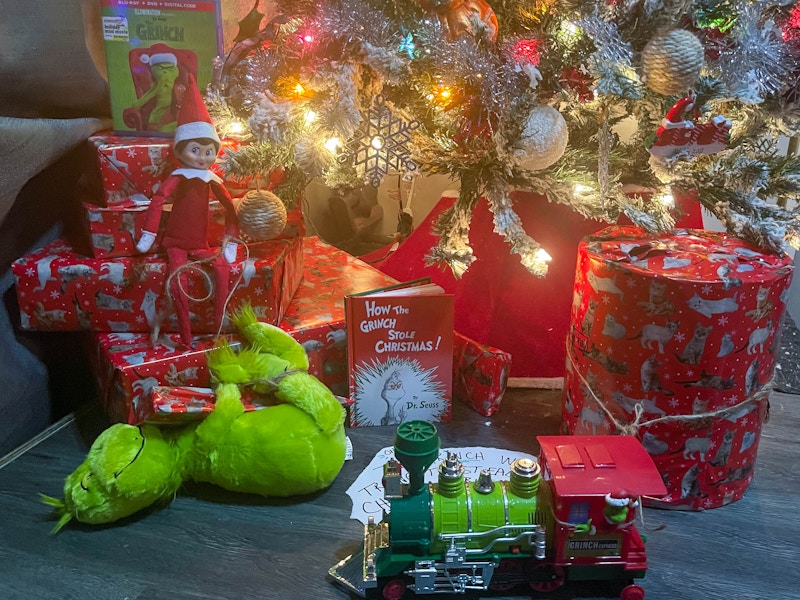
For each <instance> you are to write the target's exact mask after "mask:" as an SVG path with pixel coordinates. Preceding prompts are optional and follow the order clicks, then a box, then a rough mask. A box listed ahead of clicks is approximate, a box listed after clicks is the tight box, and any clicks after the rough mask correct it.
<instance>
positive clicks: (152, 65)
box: [101, 0, 222, 136]
mask: <svg viewBox="0 0 800 600" xmlns="http://www.w3.org/2000/svg"><path fill="white" fill-rule="evenodd" d="M101 11H102V12H101V14H102V30H103V40H104V44H105V51H106V65H107V70H108V87H109V93H110V96H111V116H112V119H113V122H114V130H115V131H116V132H117V133H119V134H126V135H148V136H152V135H161V136H171V135H172V132H173V131H174V129H175V126H176V119H177V114H178V107H179V106H180V104H181V100H182V98H183V94H184V93H185V91H186V86H187V83H188V80H189V75H190V74H192V75H194V77H195V79H196V81H197V84H198V86H199V88H200V90H204V89H205V87H206V86H207V85H208V84H209V83H210V82H211V75H212V71H213V66H214V59H215V58H216V57H217V56H220V55H221V54H222V26H221V9H220V3H219V1H218V0H204V1H202V2H189V1H185V0H102V9H101Z"/></svg>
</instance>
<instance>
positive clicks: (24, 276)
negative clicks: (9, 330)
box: [12, 237, 303, 334]
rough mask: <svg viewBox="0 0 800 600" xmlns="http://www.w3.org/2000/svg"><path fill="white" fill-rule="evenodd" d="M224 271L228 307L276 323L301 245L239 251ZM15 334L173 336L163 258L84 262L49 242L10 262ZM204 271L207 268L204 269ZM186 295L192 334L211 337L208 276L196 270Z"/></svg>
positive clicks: (299, 267) (298, 272)
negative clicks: (17, 321)
mask: <svg viewBox="0 0 800 600" xmlns="http://www.w3.org/2000/svg"><path fill="white" fill-rule="evenodd" d="M237 261H238V262H235V263H234V264H233V265H231V274H230V289H232V290H233V292H232V294H231V297H230V298H229V300H228V306H229V307H237V306H239V305H240V304H241V303H242V302H243V301H249V302H250V303H251V304H252V305H253V309H254V310H255V312H256V314H257V315H258V317H259V319H260V320H262V321H266V322H270V323H278V322H279V321H280V320H281V319H282V318H283V314H284V312H285V310H286V308H287V306H288V305H289V302H290V301H291V299H292V296H294V292H295V290H296V289H297V286H298V285H299V284H300V279H301V278H302V276H303V240H302V238H299V237H298V238H291V239H285V240H273V241H269V242H262V243H258V244H251V245H249V246H247V247H244V246H242V247H240V248H239V255H238V258H237ZM12 270H13V273H14V276H15V279H16V291H17V298H18V300H19V306H20V313H21V314H20V317H21V321H22V328H23V329H29V330H37V331H56V330H58V331H75V330H82V329H91V330H93V331H98V332H100V331H110V332H131V333H137V332H141V333H144V332H151V331H154V330H155V329H156V328H158V329H160V331H164V332H174V331H177V330H178V329H177V327H178V325H177V320H176V319H175V315H174V312H173V311H170V310H169V305H168V299H167V297H166V295H165V294H164V287H165V282H166V273H167V264H166V259H165V258H164V257H163V256H160V255H155V254H153V255H145V256H142V255H140V256H136V257H121V258H115V259H113V260H103V259H96V258H87V257H85V256H81V255H78V254H76V253H75V251H74V250H73V249H72V247H71V246H70V245H69V244H68V243H66V242H65V241H64V240H56V241H55V242H52V243H51V244H49V245H47V246H45V247H44V248H42V249H40V250H38V251H36V252H32V253H30V254H28V255H26V256H24V257H22V258H20V259H18V260H16V261H15V262H14V264H13V265H12ZM209 270H210V269H209ZM188 280H189V281H188V285H187V289H186V292H187V294H188V295H189V297H190V298H194V299H197V300H198V301H193V302H190V305H189V308H190V313H191V314H190V317H191V320H192V331H193V332H194V333H198V334H199V333H216V332H217V327H216V326H215V324H214V306H213V304H214V299H213V294H210V293H209V290H208V285H209V281H213V276H211V274H210V273H206V271H205V270H204V269H203V267H202V265H197V268H196V269H195V268H193V269H192V270H191V271H190V272H189V273H188Z"/></svg>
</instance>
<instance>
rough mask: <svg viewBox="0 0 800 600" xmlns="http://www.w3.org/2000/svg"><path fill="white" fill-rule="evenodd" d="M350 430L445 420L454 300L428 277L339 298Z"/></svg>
mask: <svg viewBox="0 0 800 600" xmlns="http://www.w3.org/2000/svg"><path fill="white" fill-rule="evenodd" d="M344 304H345V318H346V325H347V344H348V346H347V350H348V354H347V358H348V366H349V373H350V399H351V401H352V403H353V404H352V408H351V411H350V426H351V427H358V426H362V425H395V424H398V423H402V422H403V421H410V420H413V419H421V420H425V421H448V420H449V419H450V408H451V399H452V388H453V306H454V304H453V295H452V294H445V293H444V290H443V289H442V288H441V287H439V286H438V285H435V284H431V283H430V280H429V279H421V280H414V281H412V282H408V283H405V284H399V285H397V286H391V287H389V288H382V289H380V290H373V291H371V292H365V293H362V294H354V295H350V296H346V297H345V300H344Z"/></svg>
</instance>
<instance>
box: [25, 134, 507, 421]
mask: <svg viewBox="0 0 800 600" xmlns="http://www.w3.org/2000/svg"><path fill="white" fill-rule="evenodd" d="M231 143H232V142H228V141H223V149H224V148H225V146H226V145H229V144H231ZM88 144H89V147H90V149H91V151H92V153H93V155H94V157H95V158H96V162H97V166H96V169H94V173H92V174H89V175H91V176H96V177H97V179H98V183H99V185H96V186H90V187H92V189H94V190H95V192H94V193H93V194H92V196H91V198H88V199H87V201H86V202H85V203H84V205H83V210H84V213H85V223H86V227H85V235H84V237H83V239H70V240H66V239H59V240H56V241H54V242H52V243H51V244H49V245H47V246H45V247H43V248H41V249H39V250H37V251H34V252H31V253H30V254H27V255H26V256H23V257H22V258H20V259H18V260H17V261H16V262H15V263H14V265H13V272H14V276H15V279H16V291H17V297H18V301H19V306H20V314H21V325H22V327H23V328H24V329H27V330H36V331H79V330H89V331H92V332H93V334H92V340H93V348H92V353H93V354H94V356H93V366H94V370H95V374H96V378H97V381H98V386H99V391H100V398H101V401H102V404H103V407H104V409H105V410H106V412H107V413H108V414H109V416H110V417H111V418H112V419H114V420H115V421H120V422H128V423H140V422H143V421H145V420H149V421H180V420H184V419H186V418H196V417H197V416H198V415H202V414H204V413H205V412H207V411H209V410H211V409H212V408H213V393H212V392H211V391H210V390H209V389H208V386H209V385H210V380H209V373H208V369H207V366H206V360H205V352H206V351H207V350H208V349H209V348H211V347H213V345H214V340H215V338H216V337H218V336H219V335H225V336H227V337H228V338H229V339H230V340H231V341H232V342H233V343H234V344H235V343H237V340H236V338H235V335H234V334H233V333H231V330H229V329H226V328H225V327H223V328H222V329H219V328H218V327H215V325H214V307H213V298H212V297H211V296H212V294H210V293H209V290H208V289H207V286H208V283H207V277H205V276H204V275H203V272H202V269H200V270H193V271H191V272H190V273H189V278H188V279H189V283H188V287H187V290H186V291H187V293H188V294H189V296H190V297H191V298H194V299H197V300H198V301H195V302H192V303H190V317H191V323H192V333H193V334H194V335H195V336H196V337H195V338H194V340H193V343H192V344H191V347H187V346H186V345H184V344H182V343H181V341H180V337H179V336H178V334H177V333H176V332H177V331H178V329H177V322H176V320H175V317H174V311H171V310H170V307H169V306H168V301H167V298H166V295H165V293H164V289H165V283H166V279H167V271H168V269H167V264H166V258H165V257H164V256H163V255H161V254H157V253H155V252H154V253H149V254H138V253H137V252H136V249H135V245H136V241H137V240H138V239H139V237H140V235H141V230H142V223H143V218H144V214H145V211H146V208H147V205H148V202H149V198H150V197H151V196H152V195H153V194H154V193H155V191H157V189H158V186H159V185H160V184H161V182H163V181H164V179H166V177H167V176H169V174H170V173H171V171H172V170H173V169H174V168H175V167H176V166H177V165H176V164H174V163H173V162H172V161H173V159H172V158H171V140H168V139H164V138H143V137H120V136H116V135H113V134H99V135H95V136H93V137H91V138H90V139H89V141H88ZM215 170H216V171H217V173H218V174H219V175H220V176H222V177H223V178H224V177H225V174H224V172H223V170H222V169H221V168H215ZM225 183H226V186H227V187H228V189H229V190H230V191H231V194H232V195H233V196H234V199H235V198H236V197H237V196H241V195H243V193H244V191H245V190H243V189H238V190H237V185H241V183H236V182H231V181H226V182H225ZM208 218H209V243H210V244H211V245H212V246H219V245H220V244H221V241H222V237H223V229H224V211H223V210H222V209H221V208H220V207H219V206H217V205H216V204H215V203H214V202H212V203H211V207H210V209H209V215H208ZM304 233H305V231H304V226H303V217H302V214H301V211H300V210H299V208H295V209H294V210H289V212H288V220H287V225H286V228H285V229H284V231H283V232H282V234H281V235H279V236H278V237H277V238H276V239H272V240H270V241H267V242H259V243H251V244H248V245H247V246H246V247H245V246H242V245H240V247H239V249H238V252H239V254H238V256H237V261H236V263H235V264H234V265H233V268H232V270H231V276H230V277H231V281H230V287H231V289H233V290H234V291H233V292H232V294H231V297H230V299H229V301H228V310H229V311H230V310H231V309H233V308H236V307H238V306H240V305H241V304H242V303H243V302H245V301H247V302H249V303H250V304H251V305H252V306H253V308H254V311H255V312H256V314H257V315H258V318H259V320H261V321H264V322H268V323H272V324H276V325H279V326H280V327H282V328H283V329H285V330H287V331H289V332H290V333H292V334H293V335H294V337H295V338H296V339H297V340H298V341H299V342H300V343H301V344H303V346H304V347H305V348H306V350H307V352H308V355H309V360H310V372H311V373H312V374H314V375H315V376H317V377H318V378H319V379H320V380H321V381H322V382H323V383H325V384H326V385H327V386H328V387H330V388H331V389H332V390H333V391H334V393H336V394H337V395H340V396H342V397H343V398H345V397H346V396H347V395H348V373H347V355H346V338H345V326H344V306H343V299H344V296H346V295H347V294H352V293H357V292H363V291H367V290H370V289H374V288H378V287H383V286H386V285H391V284H393V283H396V281H395V280H394V279H392V278H390V277H389V276H387V275H385V274H383V273H381V272H380V271H378V270H376V269H374V268H372V267H370V266H369V265H367V264H366V263H363V262H362V261H359V260H358V259H356V258H354V257H352V256H350V255H348V254H346V253H344V252H341V251H339V250H337V249H335V248H333V247H332V246H329V245H327V244H325V243H324V242H322V241H320V240H319V239H318V238H314V237H304ZM79 249H80V251H79ZM154 250H157V248H156V249H154ZM202 298H205V300H200V299H202ZM226 323H227V322H226ZM156 332H158V337H157V338H156V340H155V341H154V339H153V338H154V334H155V333H156ZM456 338H457V339H456V344H455V351H454V352H455V356H454V359H455V360H454V396H455V397H458V398H461V399H462V400H465V401H467V402H468V403H470V404H471V405H472V406H473V407H474V408H475V409H476V410H477V411H478V412H480V413H481V414H485V415H490V414H492V413H493V412H495V411H496V410H497V408H498V406H499V403H500V400H501V399H502V395H503V391H504V389H505V383H506V379H507V374H508V370H509V366H510V360H511V358H510V356H509V355H508V354H507V353H505V352H502V351H500V350H497V349H494V348H488V347H483V346H480V345H479V344H476V343H475V342H473V341H471V340H469V339H467V338H464V337H463V336H458V335H457V336H456Z"/></svg>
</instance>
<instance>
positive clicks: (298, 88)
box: [294, 83, 306, 96]
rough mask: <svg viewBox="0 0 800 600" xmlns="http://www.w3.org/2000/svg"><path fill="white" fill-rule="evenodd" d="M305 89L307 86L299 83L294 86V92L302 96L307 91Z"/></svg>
mask: <svg viewBox="0 0 800 600" xmlns="http://www.w3.org/2000/svg"><path fill="white" fill-rule="evenodd" d="M305 91H306V88H304V87H303V86H302V85H301V84H299V83H298V84H297V85H296V86H294V93H295V94H297V95H298V96H302V95H303V92H305Z"/></svg>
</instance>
